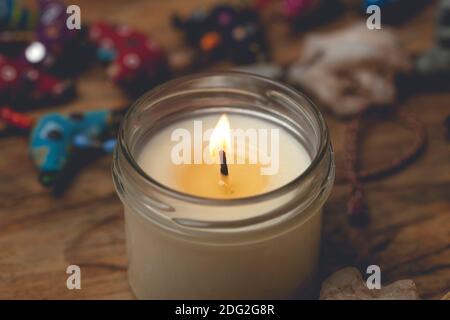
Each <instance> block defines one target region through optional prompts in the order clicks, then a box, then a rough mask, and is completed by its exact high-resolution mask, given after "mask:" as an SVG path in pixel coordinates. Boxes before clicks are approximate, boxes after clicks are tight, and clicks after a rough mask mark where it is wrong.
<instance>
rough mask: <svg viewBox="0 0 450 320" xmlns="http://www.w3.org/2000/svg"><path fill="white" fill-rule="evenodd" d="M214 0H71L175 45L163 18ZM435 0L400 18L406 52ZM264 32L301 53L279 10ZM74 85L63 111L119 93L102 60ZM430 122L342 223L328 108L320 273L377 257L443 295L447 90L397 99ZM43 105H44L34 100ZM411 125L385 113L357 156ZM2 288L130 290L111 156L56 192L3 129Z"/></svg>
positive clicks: (277, 47) (120, 98)
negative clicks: (330, 174) (420, 150)
mask: <svg viewBox="0 0 450 320" xmlns="http://www.w3.org/2000/svg"><path fill="white" fill-rule="evenodd" d="M210 2H213V1H200V0H196V1H181V0H179V1H175V0H166V1H144V0H130V1H119V0H110V1H87V0H83V1H81V0H79V1H70V3H77V4H79V5H80V7H81V12H82V19H83V22H88V21H92V20H95V19H99V18H101V19H110V20H113V21H120V22H126V23H129V24H131V25H132V26H134V27H138V28H141V29H142V30H145V31H146V32H149V33H151V34H153V35H154V37H155V38H156V39H157V40H158V41H160V42H161V43H162V44H163V45H164V46H165V47H167V48H169V49H170V48H175V47H179V46H180V45H181V42H180V38H179V35H177V34H176V33H175V32H174V31H173V30H172V29H171V28H170V25H169V20H168V17H169V14H170V13H171V12H173V11H179V12H182V13H186V14H187V13H188V12H190V10H191V9H192V8H194V7H196V6H198V5H199V4H201V3H202V4H205V3H210ZM433 9H434V4H432V5H430V6H427V7H426V8H425V9H424V10H423V11H422V12H421V13H420V14H419V15H418V16H416V17H414V18H413V19H411V20H410V21H409V22H408V23H407V24H405V25H403V26H401V27H399V33H400V35H401V38H402V40H403V42H404V46H405V47H406V48H407V50H408V51H409V52H411V53H412V54H417V53H419V52H421V51H423V50H424V49H426V48H427V47H428V46H429V45H430V44H431V43H432V41H433V40H432V39H433V28H434V19H433V17H434V11H433ZM356 19H361V18H358V17H357V15H356V14H354V13H348V14H346V15H344V16H343V17H342V18H340V19H339V20H337V21H335V22H333V23H332V24H331V25H327V26H324V27H321V28H319V29H318V30H319V31H322V30H330V29H332V28H335V27H339V26H343V25H346V24H348V23H349V22H351V21H353V20H356ZM270 24H271V27H270V32H269V40H270V44H271V46H272V47H273V50H274V58H275V60H276V61H279V62H281V63H286V62H289V61H293V60H295V59H296V58H297V56H298V54H299V51H300V46H301V41H302V36H301V35H294V34H292V33H290V32H289V30H288V28H287V27H286V26H285V25H284V24H283V23H282V22H280V21H275V22H271V23H270ZM78 90H79V97H78V98H77V99H76V100H75V101H73V102H71V103H68V104H66V105H64V106H61V107H59V108H58V110H59V111H64V112H69V111H72V110H88V109H96V108H99V107H119V106H121V105H123V104H124V103H125V102H126V101H127V100H126V97H125V96H124V95H123V94H122V93H121V92H120V90H118V89H117V88H116V87H115V86H114V85H112V84H111V83H110V82H109V81H108V80H107V78H106V76H105V72H104V70H103V69H102V68H101V67H96V68H93V69H91V70H89V71H87V72H86V73H85V74H83V75H82V76H81V78H80V79H79V81H78ZM399 107H401V108H404V109H408V110H411V111H413V112H414V113H415V114H417V115H418V116H419V117H420V119H421V120H422V121H423V123H424V124H425V125H426V129H427V133H428V137H429V145H428V149H427V151H426V153H425V154H424V155H423V156H422V157H421V158H420V159H419V160H418V161H417V162H415V163H414V164H413V165H411V166H410V167H409V168H408V169H407V170H404V171H402V172H400V173H398V174H396V175H394V176H391V177H389V178H386V179H384V180H381V181H377V182H373V183H370V184H368V185H367V200H368V203H369V205H370V207H371V210H372V211H371V217H372V222H371V224H370V225H369V226H368V227H367V228H364V229H355V228H352V227H350V226H349V225H348V223H347V220H346V216H345V211H346V209H345V207H346V201H347V199H348V197H349V187H348V185H347V183H346V181H345V177H344V175H343V158H342V154H343V152H342V151H343V133H344V130H343V129H344V125H343V123H342V122H339V121H337V120H336V119H334V118H333V117H332V116H330V115H326V118H327V121H328V124H329V127H330V130H331V135H332V139H333V144H334V148H335V151H336V157H337V179H336V185H335V187H334V190H333V193H332V195H331V198H330V200H329V201H328V203H327V205H326V208H325V212H324V234H323V247H322V252H323V254H322V255H323V257H322V262H321V266H322V267H321V274H322V277H325V276H327V275H329V274H330V273H331V272H333V271H336V270H337V269H339V268H341V267H344V266H356V267H358V268H360V270H362V271H364V270H365V268H366V267H367V266H368V265H370V264H377V265H380V266H381V270H382V280H383V281H384V282H385V283H389V282H391V281H395V280H399V279H404V278H412V279H414V281H415V282H416V284H417V286H418V289H419V291H420V294H421V296H422V297H423V298H427V299H429V298H440V297H441V296H442V295H443V294H444V293H445V292H447V291H448V290H450V203H449V197H450V161H449V159H450V157H449V156H450V152H449V151H450V147H449V144H448V142H446V140H445V132H444V127H443V125H442V123H443V120H444V118H445V116H446V115H448V114H449V113H450V93H449V92H445V93H420V94H411V96H410V97H409V98H407V99H406V101H404V102H402V104H401V106H399ZM44 111H49V109H46V110H41V111H39V112H44ZM409 139H410V135H408V134H407V132H406V131H404V130H403V129H401V128H398V127H396V126H394V125H391V124H383V125H380V126H377V127H375V128H373V130H371V132H370V133H369V138H368V139H367V143H366V145H365V147H364V161H365V163H366V164H367V165H368V166H371V165H376V164H378V163H381V162H383V161H385V160H386V159H389V158H390V157H392V156H394V155H396V154H398V152H399V151H400V150H404V149H405V148H407V146H408V143H409ZM0 150H2V156H1V157H0V298H6V299H20V298H32V299H42V298H44V299H51V298H63V299H73V298H74V299H104V298H113V299H129V298H133V295H132V293H131V292H130V288H129V286H128V283H127V274H126V269H127V260H126V252H125V244H124V240H125V239H124V225H123V224H124V221H123V214H122V205H121V203H120V201H119V199H118V198H117V196H116V193H115V191H114V188H113V184H112V181H111V172H110V167H111V159H110V157H105V158H103V159H101V160H99V161H97V162H95V163H92V165H90V166H89V167H88V168H86V169H85V170H84V171H83V172H82V173H81V174H80V175H79V176H78V177H77V179H76V181H75V184H74V185H73V186H72V188H71V189H70V190H69V192H68V193H67V194H66V195H65V196H64V197H63V198H61V199H58V200H55V199H54V198H52V197H51V196H50V194H49V192H48V191H47V190H45V189H43V188H42V187H41V186H40V185H39V183H38V182H37V179H36V177H37V174H36V170H35V169H34V167H33V165H32V163H31V161H30V160H29V158H28V153H27V141H26V140H25V139H24V138H21V137H13V138H7V139H2V140H0ZM70 264H76V265H79V266H80V267H81V270H82V290H72V291H70V290H68V289H67V288H66V277H67V275H66V273H65V271H66V267H67V266H68V265H70Z"/></svg>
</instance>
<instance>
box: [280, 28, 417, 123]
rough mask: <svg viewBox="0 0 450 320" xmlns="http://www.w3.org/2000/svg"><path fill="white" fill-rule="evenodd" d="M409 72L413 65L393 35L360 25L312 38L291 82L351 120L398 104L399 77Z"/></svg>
mask: <svg viewBox="0 0 450 320" xmlns="http://www.w3.org/2000/svg"><path fill="white" fill-rule="evenodd" d="M410 70H411V63H410V61H409V59H408V57H407V56H406V55H405V54H404V53H403V51H402V50H401V47H400V45H399V42H398V40H397V38H396V36H395V34H394V33H393V32H392V31H391V30H389V29H387V28H383V29H382V30H369V29H368V28H367V27H366V25H365V24H360V23H358V24H356V25H352V26H350V27H348V28H345V29H343V30H340V31H336V32H332V33H327V34H313V35H310V36H309V37H308V38H307V39H306V41H305V44H304V48H303V55H302V57H301V58H300V59H299V61H298V62H297V63H295V64H293V65H292V66H291V67H290V68H289V70H288V74H287V80H288V81H289V82H290V83H292V84H294V85H297V86H300V87H301V88H303V89H305V90H306V91H308V92H310V93H311V94H312V95H314V96H315V98H316V99H317V100H318V101H319V102H320V103H321V104H322V105H324V106H326V107H328V108H329V109H331V110H332V111H333V112H334V113H335V114H337V115H339V116H351V115H354V114H357V113H359V112H361V111H363V110H365V109H367V108H368V107H371V106H384V105H391V104H393V103H394V102H395V100H396V96H397V90H396V85H395V78H396V76H397V75H398V74H399V73H406V72H409V71H410Z"/></svg>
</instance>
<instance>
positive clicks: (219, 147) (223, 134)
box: [209, 114, 231, 160]
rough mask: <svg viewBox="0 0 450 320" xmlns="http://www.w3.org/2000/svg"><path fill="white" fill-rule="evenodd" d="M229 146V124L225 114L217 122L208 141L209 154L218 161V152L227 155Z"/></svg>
mask: <svg viewBox="0 0 450 320" xmlns="http://www.w3.org/2000/svg"><path fill="white" fill-rule="evenodd" d="M230 146H231V129H230V122H229V121H228V118H227V116H226V115H225V114H223V115H222V116H221V117H220V119H219V122H217V125H216V127H215V128H214V130H213V132H212V134H211V138H210V140H209V153H210V154H211V157H212V158H213V159H217V160H220V159H219V152H220V151H224V152H225V153H227V152H228V151H229V148H230Z"/></svg>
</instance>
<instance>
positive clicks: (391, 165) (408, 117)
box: [345, 111, 426, 225]
mask: <svg viewBox="0 0 450 320" xmlns="http://www.w3.org/2000/svg"><path fill="white" fill-rule="evenodd" d="M366 114H367V113H361V114H359V115H358V116H357V117H356V118H354V119H353V120H351V121H350V123H349V124H348V125H347V130H346V141H347V144H346V149H345V164H346V173H347V178H348V180H349V183H350V185H351V188H352V191H351V197H350V199H349V201H348V205H347V212H348V214H349V218H350V222H351V223H353V224H358V225H362V224H365V223H367V222H368V218H369V217H368V210H367V209H368V208H367V206H366V204H365V201H364V186H363V182H365V181H369V180H375V179H379V178H382V177H385V176H387V175H389V174H391V173H394V172H396V171H399V170H401V169H403V168H405V167H406V166H407V165H408V164H410V163H411V162H412V161H414V160H415V159H416V158H417V157H418V156H419V154H420V153H421V151H422V150H423V149H424V147H425V145H426V133H425V129H424V127H423V125H422V124H421V123H420V122H419V121H418V119H417V118H416V117H415V116H413V115H412V114H410V113H406V112H404V111H397V112H395V111H394V112H391V113H390V114H389V116H390V118H391V119H393V120H395V121H396V122H398V123H400V124H401V125H403V126H405V127H406V128H408V129H409V130H411V131H412V132H413V133H414V143H413V144H412V145H411V147H410V148H409V149H408V151H407V152H406V153H405V154H403V155H401V156H399V157H397V158H394V159H393V160H391V161H389V162H388V163H386V164H385V165H382V166H378V167H375V168H371V169H361V170H358V154H359V145H360V142H361V141H359V140H360V139H361V136H362V123H363V121H364V118H365V116H366Z"/></svg>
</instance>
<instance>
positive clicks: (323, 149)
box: [117, 71, 330, 206]
mask: <svg viewBox="0 0 450 320" xmlns="http://www.w3.org/2000/svg"><path fill="white" fill-rule="evenodd" d="M217 76H221V77H227V76H228V77H233V76H234V77H241V78H245V79H247V80H248V79H252V80H254V81H259V82H263V83H266V84H270V85H272V86H275V87H277V88H279V89H281V90H283V92H286V93H289V94H290V95H291V96H293V97H298V98H299V99H304V100H306V101H307V102H308V103H309V105H310V107H311V110H312V112H313V113H314V115H315V117H316V119H317V122H318V126H319V134H320V137H319V139H318V141H320V145H319V148H318V150H317V152H316V153H315V155H314V157H313V158H312V159H311V163H310V164H309V165H308V167H307V168H306V169H305V170H304V171H303V172H302V173H300V174H299V175H298V176H296V177H295V178H294V179H292V180H291V181H289V182H287V183H286V184H284V185H282V186H281V187H279V188H276V189H274V190H270V191H267V192H264V193H261V194H257V195H252V196H248V197H242V198H235V199H219V198H208V197H202V196H197V195H192V194H188V193H184V192H181V191H178V190H175V189H173V188H170V187H169V186H166V185H164V184H163V183H161V182H159V181H157V180H156V179H154V178H152V177H151V176H150V175H148V174H147V173H146V172H145V171H144V170H143V169H142V168H141V166H140V165H139V164H138V163H137V161H136V159H135V157H134V156H133V154H132V152H131V150H130V149H129V148H128V145H127V143H126V137H125V130H124V124H125V123H126V122H127V121H128V120H129V118H130V116H131V114H132V113H133V112H134V111H135V110H136V109H137V108H138V107H140V102H141V101H143V100H147V99H149V98H151V97H152V96H154V95H156V94H157V93H159V92H161V91H163V90H164V89H167V88H170V87H174V86H176V85H179V84H182V83H184V82H188V81H191V80H199V79H202V78H208V77H217ZM297 101H298V100H297ZM329 143H330V137H329V133H328V128H327V125H326V122H325V119H324V118H323V116H322V114H321V112H320V110H319V109H318V107H317V106H316V105H315V104H314V103H313V102H312V101H311V100H310V99H309V98H308V97H307V96H306V95H304V94H302V93H301V92H299V91H297V90H296V89H295V88H293V87H291V86H289V85H287V84H284V83H280V82H277V81H275V80H273V79H270V78H267V77H264V76H260V75H255V74H251V73H246V72H241V71H223V72H202V73H195V74H192V75H188V76H183V77H179V78H176V79H173V80H170V81H168V82H166V83H163V84H161V85H159V86H157V87H155V88H153V89H152V90H150V91H148V92H147V93H145V94H144V95H143V96H141V97H140V98H139V99H137V100H136V101H135V102H134V103H133V104H132V105H131V107H130V108H129V110H128V111H127V113H126V114H125V116H124V119H123V120H122V125H121V128H120V130H119V135H118V143H117V145H118V148H119V150H120V151H121V152H122V154H123V155H124V157H125V159H126V161H127V162H128V164H129V165H130V166H131V167H132V168H133V169H134V170H135V171H136V172H137V173H138V174H139V176H140V177H141V178H142V179H144V181H145V182H147V183H149V184H150V185H151V186H152V187H153V188H155V189H156V190H157V191H159V192H161V193H163V194H165V195H167V196H170V197H173V198H176V199H179V200H181V201H186V202H190V203H196V204H203V205H210V206H238V205H245V204H250V203H255V202H260V201H265V200H267V199H270V198H275V197H277V196H279V195H280V194H283V193H285V192H287V191H289V190H291V189H293V188H295V186H297V185H298V184H300V183H301V182H302V181H304V180H305V179H306V178H307V177H308V176H309V175H310V173H311V172H313V171H314V169H315V168H316V167H317V166H318V165H319V163H320V162H321V161H322V159H323V158H324V157H325V156H326V153H327V148H328V145H329Z"/></svg>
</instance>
